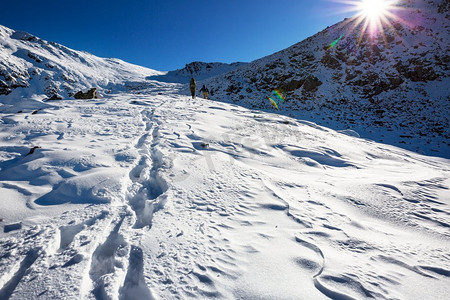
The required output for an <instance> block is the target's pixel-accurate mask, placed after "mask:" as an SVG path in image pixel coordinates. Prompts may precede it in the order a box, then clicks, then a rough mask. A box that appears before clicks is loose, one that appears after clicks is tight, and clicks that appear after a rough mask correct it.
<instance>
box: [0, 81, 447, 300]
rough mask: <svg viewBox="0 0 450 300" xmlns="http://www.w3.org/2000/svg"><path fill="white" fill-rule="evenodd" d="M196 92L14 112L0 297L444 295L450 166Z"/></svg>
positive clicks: (3, 177)
mask: <svg viewBox="0 0 450 300" xmlns="http://www.w3.org/2000/svg"><path fill="white" fill-rule="evenodd" d="M182 88H183V86H182V85H174V84H172V85H169V84H168V85H167V86H166V87H164V85H160V86H157V87H156V88H152V87H151V86H143V87H142V89H141V90H139V94H117V95H111V96H108V97H107V98H105V99H97V100H89V101H60V102H55V103H52V104H51V105H48V104H46V105H45V106H43V107H42V108H39V107H38V109H39V110H38V112H37V113H35V114H32V113H33V112H34V111H35V108H33V110H32V111H31V110H30V111H27V110H26V109H24V110H23V111H25V112H22V113H17V114H13V113H2V123H3V124H2V129H1V130H0V141H1V144H0V168H1V169H0V189H1V193H2V196H1V200H2V203H1V205H2V214H3V215H1V216H0V218H2V219H3V220H2V229H3V231H4V232H3V233H2V234H1V236H0V244H1V248H0V249H1V250H0V299H58V298H66V299H75V298H77V299H79V298H81V299H184V298H206V297H214V298H224V299H230V298H238V299H298V298H302V299H327V298H333V299H362V298H378V299H410V298H416V297H418V295H419V296H420V298H421V299H427V298H429V299H436V298H439V297H441V296H444V295H446V293H447V292H448V291H449V290H448V286H450V256H449V254H448V253H449V252H450V251H449V250H450V243H449V238H450V234H449V227H450V220H449V215H450V209H449V206H448V205H449V203H448V201H449V199H450V193H449V187H450V180H449V174H450V167H449V163H448V162H449V161H448V160H445V159H439V158H432V157H425V156H421V155H418V154H414V153H411V152H407V151H404V150H401V149H398V148H395V147H391V146H388V145H381V144H377V143H374V142H371V141H368V140H363V139H358V138H354V137H349V136H345V135H342V134H339V133H337V132H335V131H332V130H328V129H326V128H323V127H319V126H317V125H315V124H313V123H309V122H302V121H297V120H294V119H289V118H287V117H283V116H278V115H273V114H268V113H261V112H258V111H251V110H248V109H245V108H242V107H238V106H235V105H231V104H224V103H215V102H213V101H209V100H203V99H196V100H192V99H189V97H188V96H185V95H182V94H181V93H180V90H181V89H182ZM134 92H136V91H134ZM34 105H39V104H36V103H35V104H34ZM35 146H39V148H36V149H35V150H34V152H33V153H29V152H30V149H32V148H33V147H35ZM3 209H4V210H3Z"/></svg>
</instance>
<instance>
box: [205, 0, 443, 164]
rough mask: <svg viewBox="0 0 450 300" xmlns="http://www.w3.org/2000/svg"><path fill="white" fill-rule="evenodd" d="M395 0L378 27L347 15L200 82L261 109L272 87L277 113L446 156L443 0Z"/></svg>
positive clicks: (266, 105) (220, 95)
mask: <svg viewBox="0 0 450 300" xmlns="http://www.w3.org/2000/svg"><path fill="white" fill-rule="evenodd" d="M398 2H399V4H398V5H399V6H400V7H401V8H402V9H398V10H396V11H395V14H396V15H397V16H398V19H397V20H391V26H384V35H383V34H381V33H380V32H378V33H377V34H375V35H371V34H370V33H368V32H366V33H365V34H361V31H362V29H363V28H362V27H363V26H364V22H363V23H361V24H359V25H356V23H357V22H356V19H347V20H344V21H342V22H341V23H338V24H336V25H334V26H331V27H329V28H327V29H325V30H323V31H322V32H320V33H318V34H316V35H314V36H312V37H310V38H308V39H306V40H304V41H302V42H300V43H298V44H296V45H293V46H292V47H290V48H288V49H285V50H283V51H280V52H278V53H275V54H273V55H270V56H267V57H264V58H261V59H258V60H256V61H253V62H252V63H250V64H248V65H246V66H243V67H240V68H239V69H236V70H234V71H231V72H229V73H227V74H223V75H221V76H218V77H215V78H212V79H210V80H207V81H206V84H207V85H208V86H210V87H211V89H212V92H213V94H214V97H213V98H214V99H217V100H225V101H230V102H233V103H238V104H240V105H245V106H247V107H252V108H261V109H269V110H276V109H275V108H273V107H272V105H271V103H270V102H269V100H268V99H267V97H275V96H274V95H273V94H272V91H274V90H275V89H276V90H278V91H281V93H282V94H284V95H285V96H286V102H282V101H280V100H279V99H277V98H276V97H275V100H278V102H280V103H278V104H279V111H280V112H281V113H283V114H285V115H289V116H295V117H297V118H299V119H307V120H311V121H314V122H316V123H318V124H321V125H324V126H328V127H331V128H334V129H353V130H356V131H357V132H358V133H359V134H360V135H361V136H363V137H368V138H372V139H375V140H377V141H380V142H387V143H389V144H394V145H398V146H401V147H405V148H407V149H410V150H413V151H418V152H421V153H426V154H429V155H442V156H444V157H450V145H449V142H448V141H449V140H450V90H449V87H450V79H449V65H450V57H449V52H450V46H449V42H448V40H449V37H450V35H449V26H450V22H449V21H450V15H449V14H450V10H449V4H448V1H442V0H434V1H428V0H401V1H398ZM355 26H356V27H355Z"/></svg>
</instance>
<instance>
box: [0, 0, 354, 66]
mask: <svg viewBox="0 0 450 300" xmlns="http://www.w3.org/2000/svg"><path fill="white" fill-rule="evenodd" d="M343 8H344V6H343V5H342V4H336V3H333V2H331V1H328V0H209V1H208V0H190V1H184V0H183V1H181V0H108V1H106V0H90V1H86V0H77V1H72V0H39V1H38V0H27V1H23V0H22V1H18V0H2V9H1V10H0V24H2V25H4V26H7V27H10V28H12V29H16V30H23V31H27V32H30V33H32V34H34V35H36V36H38V37H40V38H43V39H45V40H49V41H54V42H57V43H60V44H63V45H65V46H68V47H70V48H73V49H76V50H84V51H88V52H91V53H93V54H95V55H98V56H101V57H117V58H120V59H123V60H125V61H127V62H131V63H134V64H138V65H142V66H146V67H149V68H153V69H157V70H173V69H177V68H182V67H183V66H184V65H185V64H186V63H189V62H191V61H206V62H215V61H220V62H235V61H247V62H248V61H252V60H254V59H257V58H260V57H263V56H265V55H269V54H272V53H274V52H276V51H279V50H282V49H284V48H287V47H289V46H291V45H293V44H295V43H297V42H300V41H301V40H303V39H305V38H307V37H309V36H311V35H313V34H315V33H317V32H318V31H320V30H322V29H324V28H326V27H327V26H330V25H333V24H335V23H337V22H339V21H341V20H342V19H343V18H344V17H349V16H351V14H349V13H347V14H345V13H339V11H343ZM330 42H332V41H330Z"/></svg>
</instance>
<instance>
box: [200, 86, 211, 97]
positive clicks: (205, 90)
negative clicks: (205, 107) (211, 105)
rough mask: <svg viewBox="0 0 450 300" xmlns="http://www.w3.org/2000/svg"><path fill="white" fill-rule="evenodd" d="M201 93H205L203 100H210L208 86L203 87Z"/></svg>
mask: <svg viewBox="0 0 450 300" xmlns="http://www.w3.org/2000/svg"><path fill="white" fill-rule="evenodd" d="M200 92H202V93H203V99H208V92H209V90H208V88H207V87H206V85H203V86H202V88H201V90H200Z"/></svg>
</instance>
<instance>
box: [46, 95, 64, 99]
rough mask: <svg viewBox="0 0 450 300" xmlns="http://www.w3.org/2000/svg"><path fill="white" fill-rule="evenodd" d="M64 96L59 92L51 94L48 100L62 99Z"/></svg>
mask: <svg viewBox="0 0 450 300" xmlns="http://www.w3.org/2000/svg"><path fill="white" fill-rule="evenodd" d="M62 99H63V97H62V96H61V95H58V94H54V95H52V96H50V97H49V98H48V99H47V100H62Z"/></svg>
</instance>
